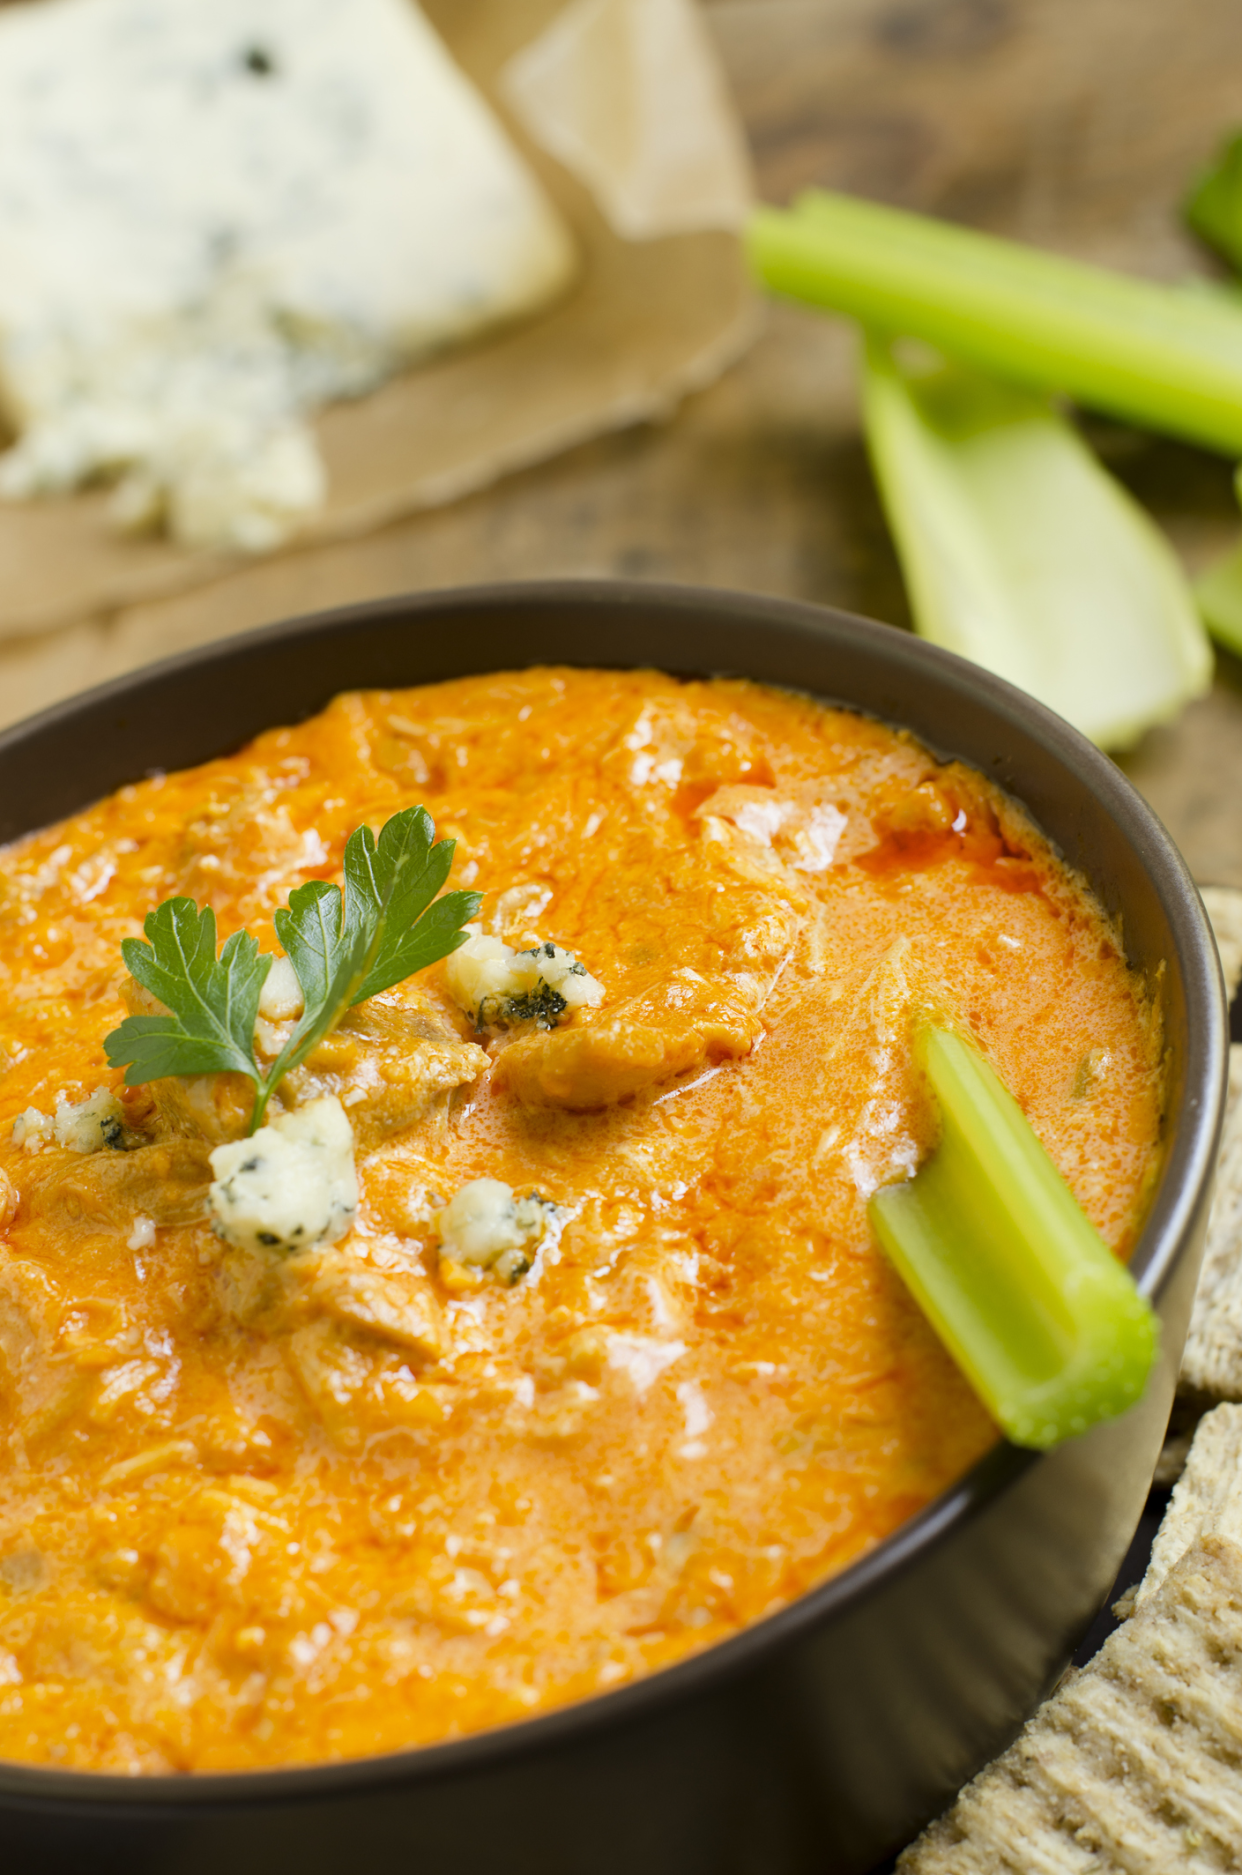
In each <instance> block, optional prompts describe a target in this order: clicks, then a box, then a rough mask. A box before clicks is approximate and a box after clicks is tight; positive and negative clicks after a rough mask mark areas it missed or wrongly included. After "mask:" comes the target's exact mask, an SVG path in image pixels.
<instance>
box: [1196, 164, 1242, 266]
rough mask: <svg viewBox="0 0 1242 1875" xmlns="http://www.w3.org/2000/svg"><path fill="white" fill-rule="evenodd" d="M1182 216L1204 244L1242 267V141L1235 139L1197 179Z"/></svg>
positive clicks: (1234, 264) (1233, 263)
mask: <svg viewBox="0 0 1242 1875" xmlns="http://www.w3.org/2000/svg"><path fill="white" fill-rule="evenodd" d="M1182 212H1183V213H1184V215H1185V217H1186V220H1187V222H1188V223H1189V224H1190V226H1191V227H1192V228H1193V229H1194V231H1195V233H1196V234H1197V235H1198V236H1199V238H1200V239H1201V240H1203V241H1206V242H1207V243H1208V246H1209V247H1214V248H1215V249H1216V251H1217V253H1218V254H1221V255H1223V256H1224V258H1225V259H1226V260H1227V261H1229V262H1230V263H1231V264H1232V265H1233V266H1234V267H1242V137H1239V136H1235V137H1231V138H1230V140H1229V142H1228V143H1227V144H1225V146H1224V148H1223V149H1222V150H1220V151H1218V153H1217V155H1216V157H1215V159H1214V160H1213V162H1212V163H1211V164H1210V165H1209V167H1208V168H1207V169H1206V170H1204V172H1203V173H1202V175H1200V176H1198V177H1196V179H1195V182H1194V185H1193V187H1192V188H1191V191H1190V194H1189V195H1188V196H1187V198H1186V200H1185V202H1184V203H1183V205H1182Z"/></svg>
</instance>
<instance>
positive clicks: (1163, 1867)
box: [897, 1536, 1242, 1875]
mask: <svg viewBox="0 0 1242 1875" xmlns="http://www.w3.org/2000/svg"><path fill="white" fill-rule="evenodd" d="M897 1867H898V1870H899V1871H900V1872H901V1875H1174V1871H1185V1875H1220V1871H1222V1870H1228V1869H1242V1545H1239V1544H1237V1543H1233V1542H1230V1541H1229V1540H1228V1538H1226V1537H1219V1536H1205V1537H1204V1538H1202V1540H1201V1541H1199V1542H1197V1543H1196V1544H1194V1545H1193V1547H1192V1548H1191V1549H1189V1550H1188V1551H1187V1552H1186V1554H1185V1555H1184V1556H1183V1557H1182V1558H1181V1559H1180V1560H1179V1561H1178V1562H1177V1563H1176V1564H1175V1565H1174V1567H1173V1568H1172V1569H1171V1570H1170V1571H1169V1574H1168V1576H1167V1577H1166V1579H1165V1581H1164V1582H1163V1584H1162V1585H1161V1587H1160V1588H1159V1589H1158V1590H1157V1591H1156V1593H1155V1594H1154V1595H1153V1596H1152V1597H1151V1598H1150V1600H1149V1601H1148V1602H1147V1603H1146V1604H1145V1606H1144V1607H1143V1608H1142V1609H1141V1610H1140V1611H1139V1612H1138V1613H1136V1614H1135V1615H1134V1616H1132V1618H1131V1619H1130V1620H1129V1621H1127V1622H1126V1623H1125V1624H1124V1626H1122V1627H1121V1628H1119V1629H1118V1630H1117V1632H1116V1633H1115V1634H1113V1635H1112V1636H1110V1638H1109V1639H1108V1640H1107V1641H1106V1642H1105V1643H1104V1646H1103V1647H1102V1648H1101V1649H1100V1652H1099V1653H1098V1654H1097V1655H1096V1657H1095V1659H1094V1660H1092V1661H1091V1662H1090V1664H1089V1665H1088V1666H1087V1667H1085V1668H1083V1670H1082V1671H1081V1672H1078V1673H1071V1674H1070V1675H1068V1676H1067V1677H1066V1679H1065V1680H1064V1681H1063V1682H1062V1684H1061V1686H1060V1688H1059V1689H1058V1691H1057V1692H1056V1693H1055V1694H1054V1695H1053V1697H1052V1698H1051V1699H1049V1700H1048V1701H1047V1702H1046V1704H1045V1705H1043V1706H1042V1707H1041V1708H1040V1710H1039V1712H1037V1713H1036V1715H1035V1717H1034V1718H1033V1719H1032V1720H1031V1722H1030V1724H1029V1725H1028V1726H1027V1727H1026V1729H1025V1730H1024V1731H1023V1732H1022V1734H1021V1735H1020V1737H1019V1738H1018V1739H1017V1740H1016V1742H1015V1743H1014V1744H1013V1745H1011V1746H1010V1748H1009V1750H1008V1751H1007V1752H1005V1753H1004V1755H1003V1756H1002V1757H1000V1758H998V1759H997V1760H996V1762H995V1763H994V1764H992V1765H989V1766H988V1768H987V1770H985V1771H982V1772H981V1773H980V1774H979V1776H978V1777H976V1778H975V1779H974V1780H973V1782H971V1783H969V1784H968V1785H967V1786H966V1788H965V1789H964V1790H963V1791H962V1793H961V1795H960V1796H959V1797H958V1799H957V1801H956V1803H955V1804H954V1805H953V1807H952V1809H951V1810H949V1811H948V1812H947V1813H946V1814H945V1815H944V1816H943V1817H941V1818H940V1820H939V1821H938V1822H935V1823H933V1824H931V1825H930V1827H929V1828H928V1829H927V1830H925V1831H924V1833H923V1835H922V1836H921V1837H920V1838H919V1840H918V1842H916V1843H915V1844H914V1845H913V1846H912V1847H911V1848H909V1849H907V1850H906V1851H905V1853H904V1855H902V1856H901V1858H900V1859H899V1861H898V1864H897Z"/></svg>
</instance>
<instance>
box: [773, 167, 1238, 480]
mask: <svg viewBox="0 0 1242 1875" xmlns="http://www.w3.org/2000/svg"><path fill="white" fill-rule="evenodd" d="M747 245H748V249H749V253H750V258H751V263H752V265H753V267H754V269H755V271H756V272H757V274H758V275H759V277H760V279H761V280H763V281H764V282H765V283H766V284H767V285H768V286H769V287H771V288H772V289H773V290H774V291H775V292H778V293H783V294H786V295H787V296H789V297H790V298H793V299H800V300H806V301H809V302H810V303H811V304H813V305H817V306H824V307H828V308H830V309H832V310H833V311H835V312H841V313H848V314H851V315H852V316H853V317H854V318H856V319H860V320H862V322H863V323H864V324H865V325H870V326H878V327H881V328H882V329H884V330H887V331H890V332H906V333H910V334H912V335H913V336H914V337H916V338H922V339H926V340H928V342H929V343H931V344H933V345H937V346H939V347H941V348H942V349H943V350H944V351H945V352H947V353H949V354H950V355H952V356H955V357H958V358H961V359H962V360H963V361H965V362H966V363H969V364H973V365H975V366H977V367H978V368H979V369H980V370H982V371H986V372H992V373H994V374H995V375H996V376H998V377H1001V378H1007V379H1009V380H1011V381H1012V382H1013V383H1016V384H1022V385H1025V386H1026V387H1027V388H1028V389H1032V390H1038V391H1063V392H1066V393H1068V394H1069V395H1070V396H1072V397H1074V398H1077V399H1078V401H1079V402H1081V403H1083V404H1085V405H1087V406H1089V407H1091V408H1094V409H1099V410H1105V411H1109V412H1111V413H1112V414H1113V415H1114V416H1118V417H1123V418H1125V419H1127V420H1128V421H1131V422H1134V423H1138V424H1141V425H1143V426H1145V427H1149V428H1152V429H1156V430H1165V431H1168V432H1169V433H1170V434H1171V435H1174V436H1183V437H1187V438H1189V440H1190V441H1192V442H1197V443H1203V444H1206V445H1207V447H1208V448H1210V449H1216V450H1219V451H1221V452H1223V453H1224V454H1226V455H1238V454H1242V308H1239V307H1235V306H1233V305H1231V304H1229V303H1228V301H1227V299H1226V297H1225V296H1224V295H1223V294H1211V293H1202V292H1195V291H1194V290H1193V289H1190V288H1184V287H1176V286H1163V285H1158V284H1157V283H1155V282H1153V281H1147V280H1137V279H1133V278H1130V277H1129V276H1127V275H1124V274H1119V273H1111V272H1109V271H1107V270H1106V269H1104V268H1101V267H1092V266H1087V265H1085V264H1084V263H1082V262H1080V261H1073V260H1066V259H1064V258H1062V257H1061V256H1060V255H1056V254H1049V253H1045V252H1043V251H1041V250H1039V249H1036V248H1031V247H1024V246H1022V245H1020V244H1019V243H1017V242H1014V241H1002V240H1000V239H998V238H997V237H996V236H993V235H987V234H980V233H978V232H976V231H974V230H972V229H968V228H960V227H955V226H953V225H951V224H949V223H947V222H939V221H934V220H931V219H930V218H928V217H927V216H922V215H912V214H908V213H905V212H904V211H902V210H899V209H894V208H882V207H879V206H878V205H876V204H875V203H871V202H863V201H859V200H857V199H856V198H853V197H850V196H845V195H833V194H828V193H826V192H823V191H818V190H812V191H810V192H808V193H807V194H806V195H803V196H801V197H799V199H798V201H797V203H796V205H795V209H794V211H793V212H789V211H782V210H779V209H771V208H761V209H759V210H757V211H756V213H755V214H754V215H753V216H752V218H751V220H750V223H749V225H748V228H747Z"/></svg>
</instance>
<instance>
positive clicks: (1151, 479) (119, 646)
mask: <svg viewBox="0 0 1242 1875" xmlns="http://www.w3.org/2000/svg"><path fill="white" fill-rule="evenodd" d="M706 6H707V12H708V16H709V18H710V21H711V23H712V27H713V29H714V31H715V33H716V36H717V39H718V42H719V44H720V47H721V50H722V52H723V55H724V58H725V62H726V65H727V67H728V70H729V73H730V76H731V78H732V81H733V85H734V89H735V93H736V96H737V100H738V104H739V107H740V109H741V112H742V115H743V118H744V120H745V122H746V125H747V128H748V131H749V133H750V136H751V140H752V145H753V148H754V153H755V160H756V168H757V173H758V182H759V188H760V192H761V194H762V195H763V196H764V197H765V198H766V199H768V200H771V201H783V200H785V199H786V198H787V197H788V195H789V194H790V193H791V192H792V191H793V190H795V189H797V188H799V187H802V186H804V185H806V184H809V183H821V184H824V185H827V186H835V187H845V188H850V189H856V190H858V191H860V192H862V193H865V194H869V195H873V196H876V197H880V198H883V199H886V200H890V201H895V202H899V203H903V204H908V205H911V206H915V207H918V208H922V209H927V210H931V211H934V212H937V213H943V214H946V215H951V216H954V217H957V218H960V219H963V220H967V221H970V222H973V223H975V224H977V225H979V226H984V227H988V228H992V229H995V230H998V231H1001V232H1005V233H1012V234H1017V235H1021V236H1023V237H1027V238H1030V239H1032V240H1035V241H1039V242H1042V243H1044V244H1046V245H1049V246H1056V247H1062V248H1064V249H1065V250H1067V251H1071V252H1076V253H1080V254H1083V255H1087V256H1092V257H1096V258H1100V259H1103V260H1107V261H1111V262H1115V263H1117V264H1119V265H1122V266H1126V267H1129V268H1132V269H1134V270H1136V271H1143V272H1150V273H1154V274H1158V275H1162V276H1165V277H1169V276H1175V275H1176V274H1178V273H1180V272H1185V271H1187V270H1188V269H1189V268H1192V267H1193V268H1198V269H1199V270H1202V269H1203V268H1204V266H1205V262H1204V260H1203V258H1202V256H1201V255H1199V254H1198V253H1197V251H1196V250H1195V248H1194V246H1193V244H1192V243H1191V242H1190V241H1189V240H1188V239H1187V238H1186V237H1184V236H1183V235H1182V234H1181V233H1180V232H1179V230H1178V226H1177V221H1176V203H1177V200H1178V197H1179V194H1180V192H1181V191H1182V189H1183V187H1184V184H1185V181H1186V179H1187V177H1188V175H1189V174H1190V173H1191V172H1192V171H1193V170H1194V168H1195V166H1196V165H1197V164H1199V163H1201V162H1202V161H1203V160H1204V159H1205V157H1206V156H1207V155H1208V154H1209V153H1210V152H1211V150H1212V148H1213V147H1214V145H1215V144H1216V143H1217V141H1218V140H1219V138H1220V136H1221V133H1222V132H1223V131H1224V130H1226V129H1228V128H1229V127H1231V126H1232V125H1233V124H1234V123H1235V122H1239V123H1242V17H1239V14H1238V10H1237V5H1236V0H706ZM1089 428H1090V433H1091V435H1092V438H1093V440H1094V441H1095V442H1096V443H1097V445H1098V446H1099V447H1100V449H1101V450H1102V452H1103V454H1104V456H1105V458H1106V460H1107V461H1108V463H1109V465H1110V466H1111V467H1112V469H1113V470H1114V472H1115V473H1116V474H1118V475H1119V476H1120V477H1121V478H1122V479H1123V480H1124V481H1125V482H1126V484H1127V485H1128V486H1129V487H1130V488H1131V489H1132V490H1133V491H1134V492H1135V493H1136V494H1137V495H1139V496H1140V497H1141V498H1142V499H1143V500H1144V501H1145V502H1147V503H1148V504H1149V505H1150V507H1151V508H1152V509H1153V511H1154V512H1155V513H1156V515H1157V516H1158V517H1159V519H1160V520H1161V521H1162V522H1163V523H1164V524H1165V526H1166V527H1167V528H1168V530H1169V532H1170V533H1171V535H1172V536H1173V538H1174V540H1175V542H1176V544H1177V546H1178V547H1179V549H1180V550H1181V551H1182V553H1183V554H1184V556H1185V558H1186V559H1187V562H1188V563H1189V564H1190V565H1191V566H1192V567H1195V566H1198V565H1201V564H1202V563H1203V561H1204V560H1205V559H1206V558H1208V557H1209V556H1210V555H1211V554H1213V553H1214V552H1216V551H1218V550H1220V549H1221V548H1223V547H1224V546H1225V545H1227V544H1228V543H1229V541H1230V540H1231V538H1232V537H1233V535H1234V534H1235V532H1236V531H1237V527H1238V510H1237V505H1236V502H1235V499H1234V496H1233V492H1232V479H1231V465H1230V464H1228V463H1226V462H1225V461H1223V460H1221V459H1219V458H1214V457H1212V456H1209V455H1206V454H1204V453H1201V452H1198V451H1196V450H1192V449H1189V448H1184V447H1181V446H1178V445H1176V444H1172V443H1168V442H1164V441H1159V440H1156V439H1153V438H1149V437H1146V436H1142V435H1139V434H1138V433H1136V432H1133V431H1130V430H1127V429H1124V428H1122V427H1120V426H1117V425H1112V424H1096V423H1092V424H1091V425H1090V426H1089ZM560 574H625V575H628V576H631V577H633V576H637V577H640V578H651V579H672V580H687V581H695V582H700V583H704V584H709V585H721V586H735V587H745V588H749V589H751V590H753V591H760V592H768V593H776V594H784V595H791V596H794V597H798V598H805V599H812V600H819V601H823V602H825V603H829V604H834V605H839V606H844V607H847V608H849V609H852V610H855V611H859V612H865V613H869V614H871V615H873V616H874V617H877V618H880V619H885V620H889V621H892V622H893V623H895V624H906V623H908V616H909V615H908V611H907V607H906V603H905V598H904V594H903V590H902V583H901V577H900V573H899V570H898V567H897V564H896V561H895V559H894V556H893V551H892V548H891V546H890V544H889V541H888V537H887V533H886V530H885V527H884V523H883V520H882V517H881V514H880V511H879V507H878V504H877V501H876V496H875V492H874V489H873V486H872V482H871V477H870V474H869V471H868V468H867V463H866V458H865V455H864V452H863V448H862V444H861V441H860V436H859V427H858V415H857V407H856V395H855V385H854V375H853V339H852V335H851V333H850V331H849V330H848V329H847V327H846V326H845V325H843V324H842V323H841V322H838V321H833V320H827V319H823V318H820V317H818V316H815V315H812V314H809V313H803V312H801V311H800V310H798V309H795V308H791V307H784V306H774V307H772V308H771V310H770V313H769V316H768V319H767V323H766V328H765V330H764V332H763V335H762V336H761V337H760V339H759V341H758V342H757V344H756V345H755V347H754V349H753V350H752V351H751V352H750V354H749V355H748V356H747V357H746V359H745V360H744V361H743V362H742V363H741V364H740V365H738V366H737V367H735V368H734V369H733V371H732V372H730V373H729V374H728V376H726V377H725V378H724V379H723V380H722V381H721V382H720V383H719V384H717V385H716V386H715V387H714V388H712V389H711V390H709V391H706V392H704V393H702V394H701V395H699V396H697V397H695V398H693V399H691V400H690V401H689V402H688V403H687V404H686V405H685V406H684V407H683V409H682V410H681V411H680V413H679V414H678V415H677V416H676V417H675V418H674V419H673V420H672V421H670V422H669V423H667V424H665V425H663V426H661V427H658V428H656V427H648V428H642V429H639V430H634V431H630V432H627V433H624V434H621V435H618V436H612V437H609V438H606V439H604V440H602V441H599V442H595V443H592V444H590V445H587V446H585V447H583V448H580V449H577V450H575V451H573V452H572V453H570V454H568V455H565V456H563V457H561V458H559V459H558V460H556V461H554V462H551V463H548V464H547V465H545V466H544V467H542V468H539V469H536V470H532V471H530V472H528V473H525V474H522V475H518V476H514V477H512V478H510V479H509V480H507V481H505V482H504V483H502V484H501V485H500V486H498V487H496V488H495V489H493V490H491V491H490V492H488V493H487V494H484V495H480V496H478V497H475V498H473V499H471V500H467V501H463V502H461V503H459V504H457V505H456V506H454V507H451V508H447V509H443V510H440V511H438V512H433V513H429V514H423V515H420V516H418V517H416V518H414V519H412V520H409V521H406V522H403V523H401V524H399V525H396V526H393V527H391V528H389V529H387V530H386V531H384V532H382V533H380V534H377V535H375V536H373V537H371V538H370V539H368V540H366V541H363V542H361V543H350V544H346V545H336V546H327V547H322V548H317V549H308V550H304V551H302V552H297V553H293V554H289V555H287V556H284V557H282V558H280V559H277V560H273V561H270V562H266V563H260V564H257V565H254V566H252V567H248V568H246V569H244V570H243V571H241V572H239V573H237V574H235V575H233V576H232V577H230V578H229V579H228V580H226V581H224V582H222V583H221V584H219V585H216V586H214V587H211V588H208V589H206V590H204V591H200V592H196V593H192V594H189V595H187V596H186V597H184V598H181V599H177V600H173V601H166V602H162V603H159V604H155V605H148V606H143V607H137V608H134V609H131V610H129V611H125V612H121V613H118V614H117V615H116V616H115V617H113V618H111V619H110V620H109V621H108V622H107V629H106V632H105V633H104V634H103V635H102V637H100V636H99V635H98V634H96V636H95V639H93V640H92V641H91V642H90V644H89V645H88V643H87V636H88V635H87V634H86V633H85V632H84V631H83V632H79V631H73V630H70V631H68V632H64V633H61V634H59V636H58V641H57V644H58V650H57V663H58V670H59V676H58V679H57V687H58V688H59V689H61V690H63V691H68V690H72V689H76V688H79V687H81V686H82V685H83V684H86V683H89V682H93V681H97V680H98V679H100V678H102V677H104V676H108V675H112V674H113V673H115V672H116V671H119V670H121V669H124V668H128V667H129V666H132V665H134V664H138V663H142V662H145V661H146V660H147V659H149V658H153V657H157V656H162V655H165V654H166V653H168V652H169V651H172V650H177V649H180V648H182V647H185V646H188V645H191V644H194V643H197V642H199V641H200V640H202V639H204V638H207V637H211V636H216V635H218V633H219V632H220V630H221V628H222V622H225V621H227V625H228V626H229V627H230V628H235V629H241V628H243V627H245V626H249V625H254V624H260V623H264V622H266V621H268V620H271V619H275V618H279V617H283V616H287V615H289V614H290V613H295V612H300V611H309V610H316V609H319V608H321V607H324V606H330V605H334V604H341V603H345V602H348V601H352V600H357V599H363V598H370V597H376V596H379V595H382V594H385V593H392V592H397V591H401V590H406V589H410V588H419V587H433V586H443V585H451V584H456V583H459V582H466V581H476V580H487V579H498V578H511V577H524V576H529V577H533V576H547V575H560ZM44 644H45V645H46V641H44ZM1123 765H1124V766H1125V768H1126V770H1127V772H1128V773H1129V774H1130V775H1131V776H1132V778H1133V779H1134V780H1135V782H1136V783H1137V784H1138V786H1139V787H1140V788H1141V789H1142V790H1143V791H1144V793H1145V794H1146V795H1147V796H1148V798H1149V799H1150V800H1151V802H1152V803H1153V804H1154V806H1155V808H1156V810H1157V812H1158V813H1159V814H1160V815H1161V816H1162V818H1163V819H1164V821H1165V822H1166V824H1167V825H1168V826H1169V828H1170V829H1171V831H1172V833H1173V835H1174V837H1175V838H1176V839H1177V841H1178V842H1179V844H1180V845H1181V847H1182V849H1183V851H1184V852H1185V854H1186V856H1187V858H1188V860H1189V862H1190V865H1191V868H1192V870H1193V871H1194V873H1195V875H1196V877H1198V878H1200V879H1202V880H1216V881H1221V882H1232V883H1234V884H1238V885H1242V811H1238V808H1237V807H1236V805H1235V803H1237V802H1238V800H1239V799H1240V798H1242V666H1239V665H1238V664H1236V663H1235V662H1234V661H1233V660H1232V659H1230V658H1228V657H1227V656H1224V655H1222V656H1221V658H1220V660H1219V669H1218V675H1217V680H1216V684H1215V687H1214V689H1213V691H1212V693H1211V695H1210V696H1209V697H1207V698H1205V699H1204V700H1203V701H1201V702H1200V703H1198V704H1195V705H1194V706H1193V707H1192V708H1190V709H1189V710H1187V711H1186V712H1185V713H1184V715H1183V716H1182V717H1181V719H1180V720H1179V721H1178V722H1177V723H1176V724H1174V725H1172V726H1170V727H1168V728H1165V729H1161V730H1159V731H1156V732H1155V733H1153V734H1152V735H1150V736H1149V737H1148V738H1147V739H1146V740H1145V741H1144V742H1143V743H1142V745H1141V746H1140V747H1139V748H1138V749H1136V750H1135V751H1133V752H1132V753H1131V754H1130V755H1128V756H1126V757H1125V758H1124V762H1123Z"/></svg>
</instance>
